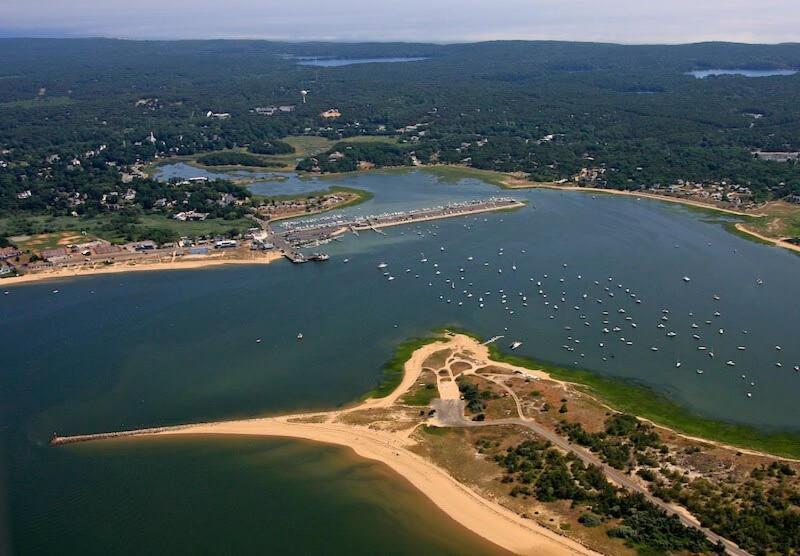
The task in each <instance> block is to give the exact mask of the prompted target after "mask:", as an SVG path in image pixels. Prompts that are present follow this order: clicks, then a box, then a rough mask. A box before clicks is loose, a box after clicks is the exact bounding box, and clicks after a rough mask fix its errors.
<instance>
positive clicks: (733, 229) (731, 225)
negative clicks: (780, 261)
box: [723, 222, 775, 246]
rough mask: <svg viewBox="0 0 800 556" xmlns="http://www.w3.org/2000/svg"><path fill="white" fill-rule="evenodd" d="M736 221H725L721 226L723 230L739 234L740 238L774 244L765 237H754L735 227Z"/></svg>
mask: <svg viewBox="0 0 800 556" xmlns="http://www.w3.org/2000/svg"><path fill="white" fill-rule="evenodd" d="M736 224H737V222H725V223H724V224H723V226H725V230H727V231H728V233H731V234H733V235H735V236H739V237H740V238H742V239H746V240H747V241H752V242H753V243H760V244H761V245H773V246H774V245H775V244H774V243H773V242H771V241H767V240H765V239H761V238H760V237H756V236H754V235H753V234H748V233H747V232H745V231H744V230H740V229H739V228H737V227H736Z"/></svg>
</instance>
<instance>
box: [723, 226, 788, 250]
mask: <svg viewBox="0 0 800 556" xmlns="http://www.w3.org/2000/svg"><path fill="white" fill-rule="evenodd" d="M734 227H735V228H736V229H737V230H739V231H740V232H742V233H744V234H747V235H751V236H753V237H754V238H756V239H760V240H761V241H764V242H767V243H769V244H771V245H772V246H773V247H781V248H783V249H788V250H789V251H794V252H795V253H800V245H795V244H794V243H789V242H788V241H786V240H784V239H780V238H774V237H769V236H765V235H763V234H760V233H758V232H756V231H753V230H751V229H749V228H746V227H745V226H744V224H742V223H741V222H737V223H736V224H734Z"/></svg>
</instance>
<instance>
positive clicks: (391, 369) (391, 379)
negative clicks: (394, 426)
mask: <svg viewBox="0 0 800 556" xmlns="http://www.w3.org/2000/svg"><path fill="white" fill-rule="evenodd" d="M441 339H442V337H441V335H440V334H434V335H431V336H427V337H425V338H412V339H410V340H406V341H405V342H403V343H401V344H400V345H398V346H397V347H396V348H395V350H394V354H393V355H392V358H391V359H389V361H387V362H386V363H385V364H384V366H383V369H381V379H380V382H378V385H377V386H376V387H375V388H374V389H372V390H370V391H369V392H367V394H366V395H365V396H364V398H385V397H386V396H388V395H389V394H391V393H392V392H394V390H395V388H397V387H398V386H399V385H400V382H402V380H403V373H404V372H405V364H406V361H408V360H409V359H411V354H412V353H414V352H415V351H417V350H418V349H419V348H421V347H422V346H426V345H428V344H431V343H433V342H435V341H437V340H441Z"/></svg>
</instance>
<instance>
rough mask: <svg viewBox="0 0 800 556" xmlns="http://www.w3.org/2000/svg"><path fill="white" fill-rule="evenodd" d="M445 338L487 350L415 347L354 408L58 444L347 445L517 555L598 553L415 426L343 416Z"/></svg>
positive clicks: (410, 373) (379, 402) (414, 371)
mask: <svg viewBox="0 0 800 556" xmlns="http://www.w3.org/2000/svg"><path fill="white" fill-rule="evenodd" d="M445 343H446V345H447V347H450V348H467V349H471V350H472V351H473V353H475V354H476V355H478V356H482V355H486V356H488V350H487V349H486V348H485V346H478V345H477V343H476V342H475V340H473V339H472V338H469V337H468V336H463V335H454V336H451V337H449V338H447V341H446V342H445V341H437V342H433V343H430V344H427V345H425V346H423V347H421V348H420V349H418V350H416V351H415V352H414V353H413V354H412V356H411V358H410V359H409V360H408V361H407V362H406V363H405V366H404V376H403V379H402V381H401V383H400V384H399V385H398V387H397V388H396V389H395V390H394V391H393V392H392V393H391V394H389V395H388V396H386V397H384V398H378V399H368V400H365V401H364V402H362V403H360V404H358V405H355V406H353V407H350V408H347V409H343V410H338V411H330V412H318V413H305V414H295V415H285V416H281V417H269V418H256V419H243V420H236V421H222V422H216V423H199V424H189V425H179V426H174V427H161V428H151V429H143V430H138V431H122V432H118V433H106V434H97V435H85V436H76V437H65V438H55V439H54V440H53V444H55V445H59V444H68V443H72V442H84V441H93V440H105V439H113V438H125V437H129V436H142V435H152V436H174V435H207V434H213V435H249V436H269V437H288V438H298V439H304V440H311V441H314V442H322V443H326V444H334V445H338V446H345V447H347V448H350V449H352V450H353V451H354V452H355V453H356V454H357V455H359V456H360V457H363V458H366V459H369V460H373V461H377V462H380V463H382V464H385V465H387V466H388V467H389V468H391V469H392V470H393V471H395V472H396V473H398V474H399V475H401V476H402V477H404V478H405V479H406V480H408V481H409V482H410V483H411V484H412V485H413V486H414V487H416V488H417V489H419V490H420V492H422V494H424V495H425V496H427V497H428V498H429V499H430V500H431V501H433V502H434V504H436V505H437V506H438V507H439V508H440V509H441V510H442V511H444V512H445V513H446V514H447V515H448V516H449V517H450V518H451V519H453V520H454V521H456V522H457V523H459V524H461V525H462V526H464V527H466V528H468V529H469V530H471V531H473V532H474V533H476V534H478V535H480V536H481V537H483V538H485V539H486V540H488V541H490V542H492V543H494V544H496V545H498V546H500V547H501V548H504V549H506V550H508V551H511V552H513V553H515V554H523V555H536V556H564V555H577V554H581V555H596V554H598V553H597V552H594V551H592V550H590V549H588V548H586V547H585V546H583V545H581V544H580V543H578V542H576V541H574V540H572V539H569V538H567V537H564V536H562V535H559V534H558V533H555V532H554V531H551V530H549V529H547V528H545V527H543V526H542V525H539V524H538V523H537V522H535V521H533V520H530V519H525V518H523V517H521V516H519V515H517V514H516V513H514V512H513V511H511V510H509V509H507V508H505V507H503V506H501V505H500V504H497V503H496V502H493V501H491V500H488V499H486V498H483V497H481V496H480V495H479V494H478V493H476V492H475V491H473V490H472V489H470V488H469V487H467V486H465V485H463V484H461V483H459V482H458V481H457V480H456V479H455V478H453V477H452V476H451V475H450V474H448V473H447V472H446V471H445V470H444V469H442V468H440V467H438V466H437V465H435V464H433V463H432V462H430V461H428V460H427V459H425V458H423V457H421V456H420V455H418V454H416V453H414V452H413V451H411V450H410V449H409V448H410V447H412V446H413V445H414V444H415V443H416V441H415V440H414V439H413V438H411V434H412V433H413V431H414V429H410V430H403V431H386V430H376V429H374V428H371V427H368V426H359V425H354V424H348V423H345V422H341V421H337V419H338V418H339V417H342V416H344V415H346V414H348V413H354V412H357V411H364V410H370V409H386V408H391V406H393V405H394V404H395V403H396V402H397V401H398V399H399V398H400V396H402V395H403V394H404V393H405V392H407V391H408V389H409V388H410V387H411V386H413V385H414V383H415V382H416V381H417V379H418V378H419V375H420V373H421V372H422V365H423V362H424V361H425V360H426V359H427V358H428V357H429V356H430V355H431V354H433V353H434V352H436V351H438V350H441V349H442V348H443V346H444V345H445ZM414 428H416V427H414Z"/></svg>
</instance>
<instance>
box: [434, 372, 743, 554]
mask: <svg viewBox="0 0 800 556" xmlns="http://www.w3.org/2000/svg"><path fill="white" fill-rule="evenodd" d="M481 377H482V378H489V379H490V380H492V382H494V383H495V384H497V385H499V386H501V387H502V388H504V389H505V390H506V391H507V392H508V393H509V395H511V396H512V397H513V398H514V401H515V402H516V404H517V411H518V412H519V414H520V417H518V418H511V419H496V420H492V421H470V420H468V419H466V418H465V417H464V402H463V400H434V404H433V407H434V408H435V409H436V418H437V421H438V423H439V424H440V425H441V426H448V427H491V426H497V425H520V426H523V427H527V428H528V429H530V430H532V431H533V432H534V433H536V434H537V435H538V436H541V437H542V438H544V439H545V440H549V441H550V442H551V443H552V444H553V445H554V446H557V447H559V448H561V449H562V450H564V451H566V452H572V453H573V454H575V455H576V456H578V457H579V458H580V459H581V461H583V462H584V463H585V464H592V465H595V466H597V467H599V468H600V469H602V470H603V472H604V473H605V475H606V477H608V479H609V480H611V482H613V483H615V484H617V485H619V486H621V487H623V488H626V489H628V490H630V491H633V492H639V493H641V494H642V495H644V497H645V498H646V499H647V500H648V501H650V502H651V503H652V504H654V505H655V506H657V507H659V508H661V509H663V510H665V511H666V512H667V513H669V514H675V515H676V516H678V519H680V521H681V523H683V524H684V525H686V526H687V527H694V528H695V529H698V530H700V531H701V532H702V533H703V534H704V535H705V536H706V538H708V540H709V541H711V542H712V543H714V544H716V543H718V542H722V544H723V545H724V546H725V549H726V550H727V552H728V554H731V555H732V556H750V554H749V553H748V552H747V551H745V550H743V549H741V548H739V547H738V546H737V545H736V544H735V543H733V542H731V541H729V540H728V539H726V538H724V537H721V536H720V535H718V534H716V533H714V532H713V531H711V530H710V529H706V528H705V527H702V526H701V525H700V522H699V521H698V520H697V519H696V518H695V517H694V516H691V515H689V514H688V512H682V511H678V509H677V508H675V507H674V506H672V505H671V504H668V503H666V502H664V501H663V500H661V499H660V498H656V497H655V496H653V495H652V494H650V491H649V490H647V487H645V486H643V485H641V484H639V483H638V482H636V481H634V480H633V479H631V478H630V477H629V476H627V475H626V474H625V473H623V472H621V471H619V470H618V469H614V468H613V467H610V466H608V465H606V464H605V463H603V461H602V460H601V459H600V458H599V457H598V456H596V455H595V454H593V453H592V452H590V451H589V450H587V449H586V448H584V447H582V446H578V445H576V444H573V443H572V442H570V441H569V440H568V439H566V438H565V437H563V436H561V435H560V434H558V433H555V432H553V431H551V430H549V429H547V428H545V427H543V426H542V425H540V424H539V423H537V422H536V421H534V420H532V419H528V418H526V417H523V416H522V415H523V414H522V406H521V404H520V401H519V398H518V397H517V395H516V393H514V391H513V390H511V389H510V388H509V387H508V386H506V385H505V384H503V382H502V380H500V379H496V378H492V377H486V376H485V375H481Z"/></svg>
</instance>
